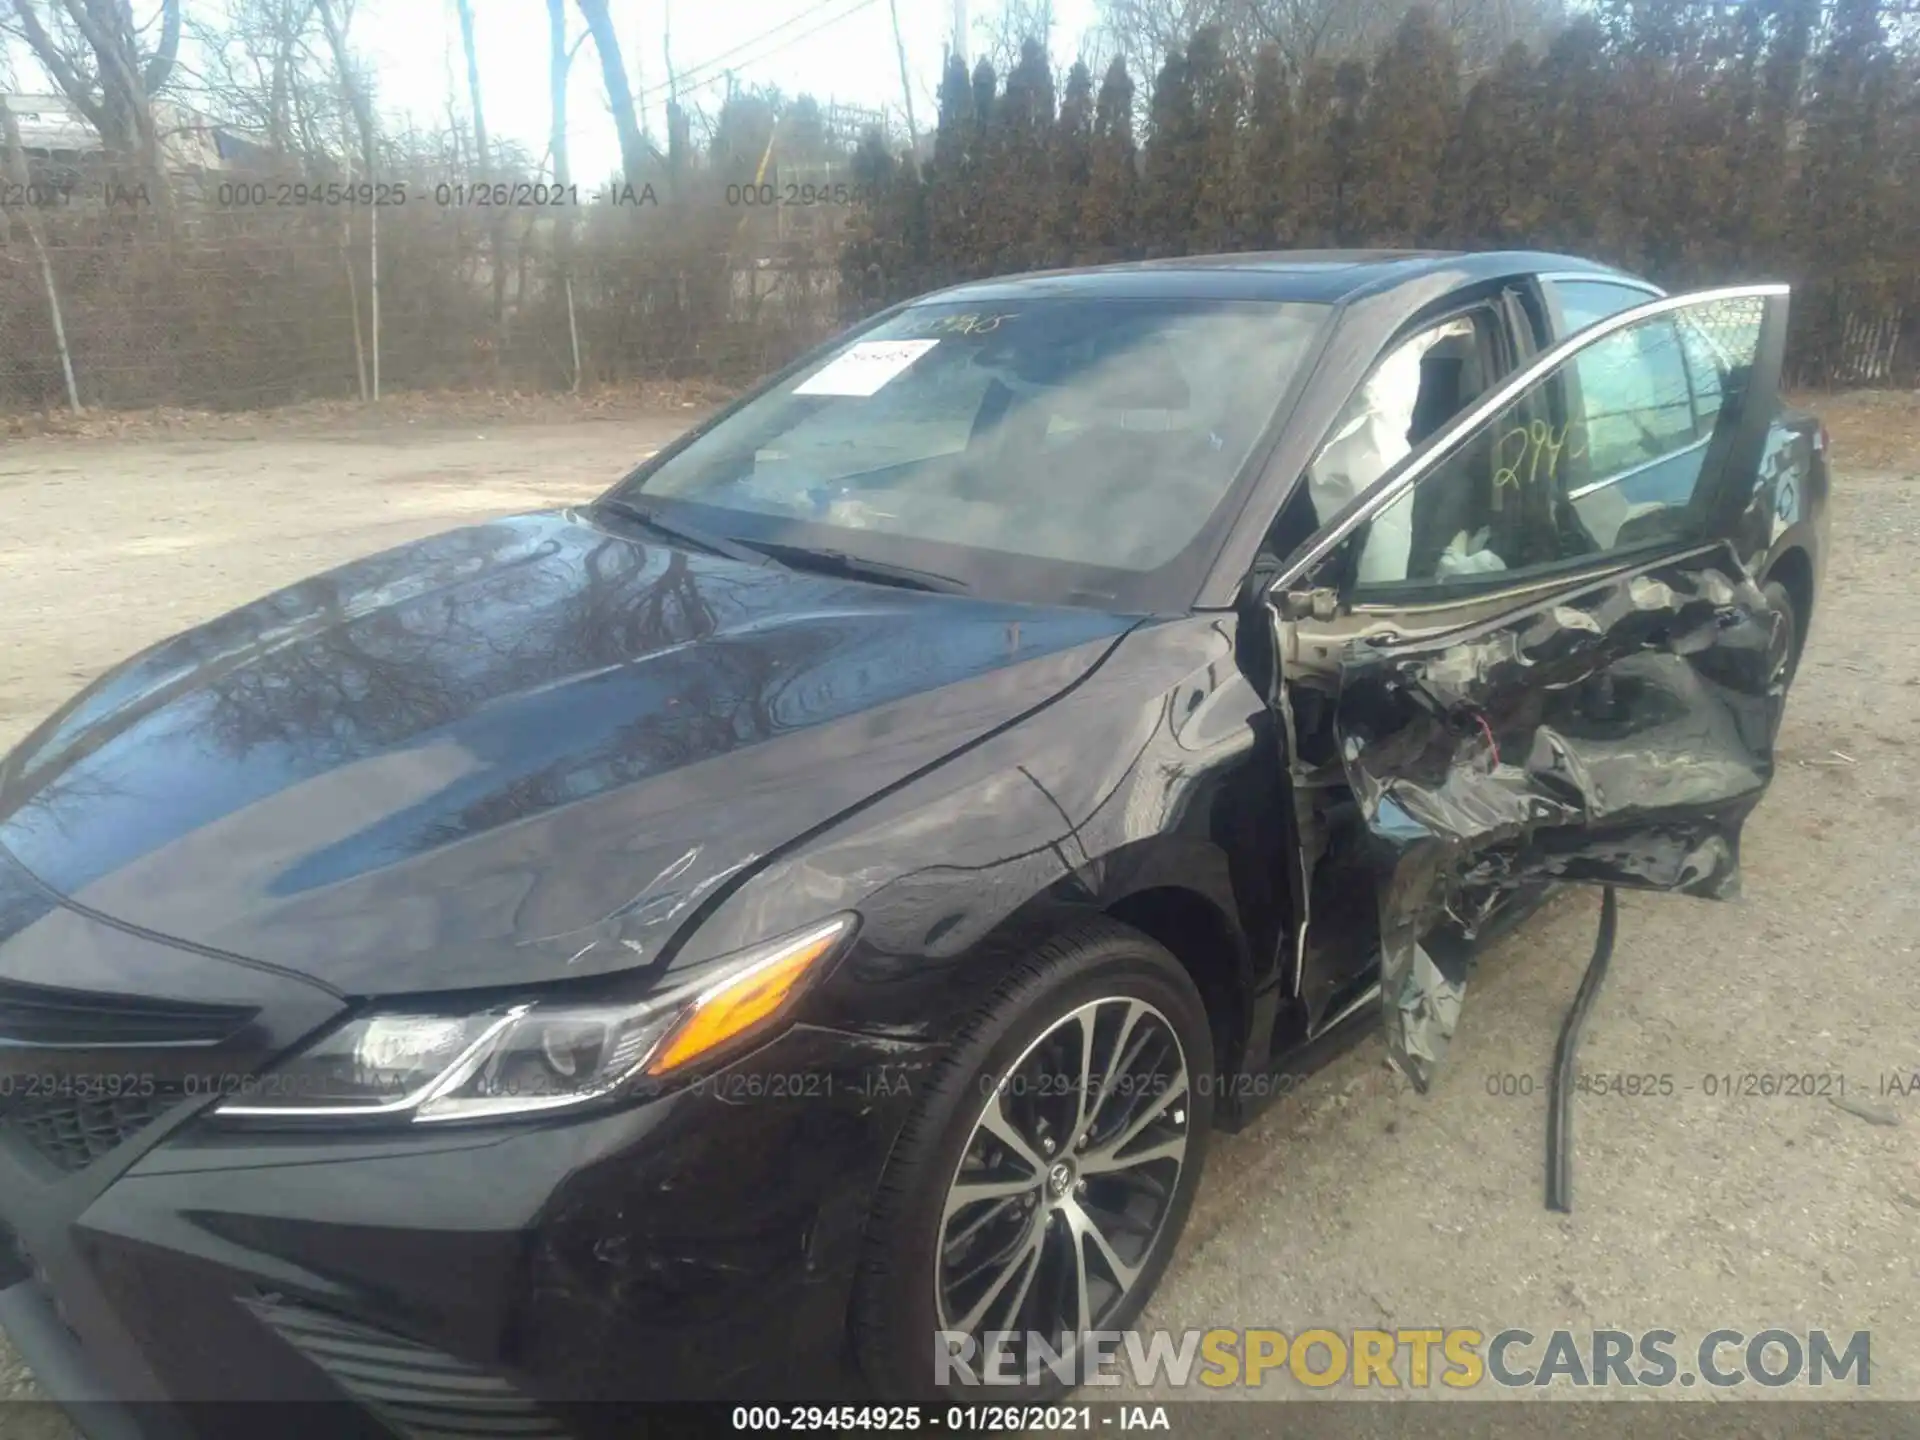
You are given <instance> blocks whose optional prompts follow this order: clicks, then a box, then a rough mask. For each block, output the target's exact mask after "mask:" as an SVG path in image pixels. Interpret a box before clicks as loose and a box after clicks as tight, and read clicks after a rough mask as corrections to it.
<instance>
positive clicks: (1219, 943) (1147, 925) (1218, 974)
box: [1103, 885, 1253, 1074]
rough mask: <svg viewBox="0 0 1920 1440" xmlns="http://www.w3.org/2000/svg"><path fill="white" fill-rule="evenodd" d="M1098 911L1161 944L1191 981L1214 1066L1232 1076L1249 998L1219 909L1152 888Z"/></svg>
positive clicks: (1204, 900)
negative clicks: (1201, 1008) (1208, 1031)
mask: <svg viewBox="0 0 1920 1440" xmlns="http://www.w3.org/2000/svg"><path fill="white" fill-rule="evenodd" d="M1103 913H1104V914H1106V915H1107V917H1108V918H1110V919H1113V920H1117V921H1119V922H1120V923H1121V924H1123V925H1127V926H1130V927H1132V928H1133V929H1135V930H1138V931H1140V932H1141V933H1142V934H1143V935H1146V936H1147V937H1148V938H1149V939H1152V940H1154V941H1156V942H1158V943H1159V944H1161V945H1164V946H1165V947H1166V948H1167V949H1168V950H1169V951H1171V952H1172V954H1173V957H1174V959H1176V960H1178V961H1179V962H1180V966H1181V968H1182V969H1184V970H1185V971H1186V972H1187V974H1188V975H1190V976H1192V977H1193V983H1194V985H1195V986H1196V987H1198V989H1199V991H1200V998H1201V999H1202V1000H1203V1001H1204V1002H1205V1004H1206V1007H1207V1020H1208V1023H1209V1025H1210V1026H1211V1028H1212V1030H1213V1052H1214V1064H1215V1067H1216V1068H1217V1069H1218V1070H1219V1071H1220V1072H1221V1073H1222V1074H1232V1073H1233V1072H1234V1070H1235V1069H1237V1068H1238V1066H1239V1064H1240V1060H1241V1057H1242V1055H1243V1054H1244V1053H1245V1050H1246V1042H1247V1024H1248V1017H1249V1015H1250V1014H1251V1013H1252V1009H1253V995H1252V989H1251V984H1250V976H1249V973H1248V966H1247V964H1246V963H1245V946H1244V944H1243V943H1242V942H1241V941H1240V939H1239V936H1238V934H1237V932H1236V930H1235V928H1234V926H1233V924H1232V923H1231V922H1230V921H1229V920H1228V918H1227V916H1226V914H1225V913H1224V912H1223V911H1222V910H1221V909H1220V907H1219V905H1217V904H1216V903H1215V902H1214V901H1213V900H1211V899H1209V898H1208V897H1207V896H1205V895H1203V894H1201V893H1200V892H1199V891H1197V890H1191V889H1187V888H1185V887H1183V886H1179V885H1155V886H1151V887H1149V888H1147V889H1142V890H1136V891H1134V892H1133V893H1131V894H1129V895H1127V896H1125V897H1123V898H1122V899H1119V900H1116V901H1114V902H1113V903H1111V904H1109V905H1108V906H1107V907H1106V908H1105V910H1104V912H1103Z"/></svg>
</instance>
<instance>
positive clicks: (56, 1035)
mask: <svg viewBox="0 0 1920 1440" xmlns="http://www.w3.org/2000/svg"><path fill="white" fill-rule="evenodd" d="M256 1013H258V1012H256V1011H254V1010H252V1009H249V1008H247V1007H245V1006H240V1005H201V1004H195V1003H192V1002H190V1001H180V1000H156V999H150V998H148V997H146V996H142V995H107V994H101V993H99V992H96V991H88V990H59V989H55V988H54V987H52V986H50V985H28V984H24V983H22V982H20V981H17V980H6V981H0V1040H4V1041H5V1042H7V1043H9V1044H13V1045H30V1046H35V1047H57V1048H60V1049H65V1050H72V1049H85V1048H99V1049H107V1048H119V1047H128V1048H133V1049H139V1048H142V1047H145V1046H156V1045H157V1046H166V1047H174V1046H182V1045H184V1046H195V1047H198V1046H211V1045H218V1044H219V1043H220V1042H221V1041H223V1040H226V1039H228V1038H230V1037H231V1036H232V1035H233V1034H234V1032H236V1031H237V1030H239V1028H240V1027H241V1026H242V1025H244V1024H246V1022H247V1021H249V1020H251V1019H252V1018H253V1017H254V1015H255V1014H256Z"/></svg>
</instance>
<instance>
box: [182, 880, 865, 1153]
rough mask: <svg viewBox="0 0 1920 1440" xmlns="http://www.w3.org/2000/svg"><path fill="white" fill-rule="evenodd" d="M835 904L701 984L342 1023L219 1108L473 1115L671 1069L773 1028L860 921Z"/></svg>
mask: <svg viewBox="0 0 1920 1440" xmlns="http://www.w3.org/2000/svg"><path fill="white" fill-rule="evenodd" d="M853 924H854V917H853V916H851V915H839V916H835V917H834V918H833V919H832V920H829V921H827V922H826V923H824V924H821V925H816V926H814V927H812V928H811V929H808V930H805V931H802V932H800V933H798V934H794V935H789V936H785V937H783V938H781V939H779V940H772V941H769V942H767V943H766V944H764V945H758V946H755V947H754V948H753V949H751V950H747V951H744V952H742V953H741V954H739V955H737V956H734V957H733V958H732V959H730V960H728V961H726V962H724V963H723V964H722V965H721V966H720V968H719V970H718V972H717V973H716V974H714V975H713V976H712V977H711V978H710V979H705V980H703V982H702V983H700V984H699V985H697V986H690V987H688V988H686V989H683V990H678V991H675V992H673V993H671V994H668V995H662V996H655V997H652V998H649V999H647V1000H645V1001H641V1002H637V1003H630V1004H599V1005H595V1004H569V1003H566V1002H560V1001H556V1002H548V1001H544V1000H539V1001H521V1002H517V1003H510V1004H503V1005H496V1006H493V1007H491V1008H489V1009H486V1010H481V1011H476V1012H471V1013H468V1014H452V1015H449V1014H444V1013H437V1014H427V1013H423V1012H419V1011H402V1010H385V1011H377V1012H375V1013H372V1014H368V1015H362V1016H359V1017H358V1018H356V1019H353V1020H350V1021H348V1022H347V1023H346V1024H344V1025H341V1026H339V1027H338V1028H336V1029H334V1030H330V1031H328V1032H327V1033H326V1034H325V1035H323V1036H322V1037H321V1038H320V1039H318V1040H317V1041H315V1042H314V1043H313V1044H311V1045H309V1046H308V1047H307V1048H306V1049H305V1050H303V1051H301V1052H300V1053H299V1054H298V1055H295V1056H292V1057H291V1058H289V1059H287V1060H285V1061H283V1062H281V1064H280V1065H278V1066H277V1067H275V1068H274V1069H273V1070H272V1071H271V1072H269V1073H268V1074H266V1075H264V1076H261V1077H260V1079H259V1081H258V1083H257V1086H256V1088H255V1089H254V1090H253V1091H252V1092H250V1093H245V1094H242V1095H239V1096H236V1097H235V1098H233V1099H230V1100H228V1101H226V1102H225V1103H224V1104H222V1105H221V1106H220V1107H219V1108H218V1109H217V1110H216V1111H215V1112H214V1113H216V1114H219V1115H231V1116H253V1117H272V1118H276V1119H298V1118H316V1117H334V1118H351V1117H358V1116H407V1117H409V1118H411V1119H412V1120H414V1121H416V1122H421V1121H433V1120H471V1119H480V1118H486V1117H491V1116H500V1115H520V1114H529V1113H534V1112H538V1111H543V1110H557V1109H560V1108H562V1107H565V1106H569V1105H580V1104H584V1103H586V1102H587V1101H590V1100H595V1099H598V1098H600V1097H602V1096H605V1095H609V1094H611V1093H613V1092H614V1091H616V1090H619V1089H620V1088H621V1087H622V1086H625V1085H628V1084H630V1083H632V1082H634V1081H636V1080H639V1079H642V1078H648V1077H658V1078H663V1079H664V1078H666V1077H669V1076H672V1075H674V1074H675V1073H677V1072H680V1071H684V1070H685V1069H687V1068H688V1067H689V1066H691V1065H693V1064H694V1063H695V1062H698V1061H702V1060H712V1059H713V1058H715V1057H716V1056H718V1055H721V1054H724V1053H726V1052H728V1051H731V1050H734V1049H736V1048H738V1046H739V1045H740V1044H741V1043H743V1042H744V1041H746V1040H747V1039H749V1038H750V1037H752V1036H755V1035H759V1034H762V1033H764V1032H765V1031H766V1029H767V1028H768V1027H769V1026H770V1025H772V1024H773V1023H775V1022H776V1021H777V1019H778V1017H779V1016H780V1015H781V1014H783V1013H784V1012H785V1011H786V1010H787V1009H788V1008H789V1006H790V1004H791V1002H792V1001H793V999H794V998H795V996H797V995H798V994H799V992H800V990H801V989H802V987H803V986H804V984H805V982H806V981H807V979H808V978H809V977H810V976H811V975H813V974H815V973H817V972H818V970H819V968H820V966H821V964H822V962H823V961H825V960H826V959H827V958H828V957H829V956H830V955H832V954H833V953H834V952H835V951H836V950H838V949H839V948H840V945H841V943H842V942H843V941H844V940H845V939H846V938H847V936H848V935H850V934H851V933H852V931H853Z"/></svg>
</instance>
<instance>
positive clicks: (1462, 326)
mask: <svg viewBox="0 0 1920 1440" xmlns="http://www.w3.org/2000/svg"><path fill="white" fill-rule="evenodd" d="M1491 324H1492V317H1491V314H1490V313H1489V312H1487V311H1484V310H1476V311H1473V312H1471V313H1469V314H1465V315H1456V316H1453V317H1452V318H1450V319H1447V320H1444V321H1442V322H1441V323H1439V324H1437V325H1434V326H1431V327H1429V328H1428V329H1426V330H1422V331H1420V332H1419V333H1418V334H1415V335H1413V336H1411V337H1410V338H1408V339H1407V340H1405V341H1402V342H1401V343H1400V344H1399V345H1396V346H1395V347H1394V348H1393V349H1392V350H1391V351H1389V352H1388V353H1387V355H1386V357H1385V358H1384V359H1382V360H1381V361H1380V363H1379V364H1378V365H1376V366H1375V367H1374V369H1373V371H1372V373H1371V374H1370V375H1368V377H1367V379H1366V380H1365V382H1364V383H1362V385H1361V386H1360V388H1359V389H1358V390H1356V391H1355V392H1354V394H1353V396H1352V398H1351V399H1349V400H1348V402H1347V404H1346V406H1345V408H1344V409H1343V410H1342V411H1341V414H1340V416H1339V418H1338V419H1337V420H1335V422H1334V424H1333V428H1332V430H1331V431H1330V432H1329V433H1328V436H1327V439H1326V440H1325V441H1323V442H1322V444H1321V447H1320V451H1319V453H1318V454H1317V455H1315V456H1314V458H1313V462H1312V464H1310V465H1309V466H1308V467H1307V481H1306V485H1305V486H1304V487H1303V488H1304V490H1305V492H1306V494H1307V496H1308V498H1309V501H1310V503H1311V507H1312V511H1313V514H1312V516H1311V517H1307V516H1304V515H1302V516H1299V517H1294V516H1292V514H1291V511H1292V510H1293V508H1294V507H1291V506H1290V507H1288V511H1287V512H1283V514H1282V515H1281V516H1280V517H1279V519H1277V520H1276V522H1275V531H1276V533H1274V534H1273V535H1271V536H1270V538H1269V543H1268V549H1269V550H1270V551H1271V553H1273V554H1276V555H1279V554H1285V553H1286V551H1287V550H1288V549H1291V548H1292V546H1293V544H1295V543H1297V542H1298V541H1299V540H1301V539H1304V538H1305V533H1304V532H1306V531H1311V529H1312V528H1313V527H1314V526H1315V525H1322V524H1325V523H1326V522H1327V521H1329V520H1331V519H1332V518H1333V517H1334V516H1335V515H1337V514H1339V512H1340V511H1341V510H1343V509H1345V508H1346V506H1347V505H1349V504H1350V503H1351V502H1352V501H1353V500H1354V499H1355V498H1356V497H1357V496H1359V495H1360V494H1361V493H1362V492H1363V491H1364V490H1366V489H1367V487H1368V486H1370V485H1372V484H1373V483H1374V481H1376V480H1378V479H1379V478H1380V477H1381V476H1382V475H1384V474H1386V473H1387V471H1388V470H1390V469H1392V468H1393V466H1394V465H1395V464H1397V463H1398V462H1399V461H1401V460H1402V459H1404V458H1405V457H1406V456H1407V455H1409V454H1411V453H1412V452H1413V451H1414V450H1415V449H1416V448H1418V446H1419V445H1420V444H1421V443H1422V442H1423V441H1424V440H1426V439H1427V437H1428V436H1430V435H1433V434H1435V433H1436V432H1437V431H1439V430H1440V429H1442V428H1443V427H1444V426H1445V425H1446V423H1447V422H1448V421H1449V420H1451V419H1453V417H1454V416H1455V415H1457V414H1459V413H1460V412H1461V411H1462V410H1464V409H1466V408H1467V406H1468V405H1470V404H1472V402H1473V401H1474V400H1475V399H1476V398H1477V397H1478V396H1479V395H1480V394H1481V393H1482V392H1484V391H1485V389H1486V388H1487V386H1488V384H1489V383H1490V380H1491V377H1490V376H1489V375H1488V374H1487V368H1488V367H1487V365H1486V357H1487V355H1488V354H1489V353H1490V352H1491V346H1490V344H1489V343H1488V339H1487V329H1488V327H1489V326H1490V325H1491ZM1290 520H1291V521H1292V523H1293V525H1294V527H1295V528H1298V529H1302V530H1303V533H1302V534H1298V535H1295V534H1291V533H1278V532H1279V531H1280V529H1281V527H1283V526H1285V525H1287V524H1288V523H1289V521H1290ZM1404 540H1405V537H1404V536H1403V535H1400V534H1399V533H1398V532H1395V531H1391V530H1386V529H1383V530H1381V531H1379V532H1377V533H1376V535H1375V537H1374V539H1373V541H1372V546H1373V549H1374V551H1375V552H1376V554H1377V555H1378V557H1379V558H1378V564H1379V565H1380V566H1383V567H1385V569H1387V570H1392V569H1394V568H1395V567H1397V566H1402V565H1403V564H1404ZM1367 563H1369V564H1374V563H1375V562H1374V561H1373V560H1371V559H1370V560H1369V561H1368V562H1367Z"/></svg>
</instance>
